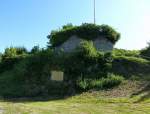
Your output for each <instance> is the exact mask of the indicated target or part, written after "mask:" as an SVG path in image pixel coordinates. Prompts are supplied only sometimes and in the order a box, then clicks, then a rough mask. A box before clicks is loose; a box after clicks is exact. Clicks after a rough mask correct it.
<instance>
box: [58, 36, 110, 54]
mask: <svg viewBox="0 0 150 114" xmlns="http://www.w3.org/2000/svg"><path fill="white" fill-rule="evenodd" d="M82 41H83V40H82V39H81V38H79V37H77V36H75V35H74V36H72V37H70V38H69V39H68V40H67V41H66V42H64V43H63V44H61V45H60V46H57V47H56V48H55V50H56V51H58V50H63V51H64V52H72V51H74V50H75V48H77V47H78V46H79V45H80V43H81V42H82ZM93 44H94V46H95V48H96V49H97V50H99V51H104V52H110V51H112V50H113V43H111V42H110V41H108V40H107V39H106V38H103V37H98V38H96V39H95V40H94V41H93Z"/></svg>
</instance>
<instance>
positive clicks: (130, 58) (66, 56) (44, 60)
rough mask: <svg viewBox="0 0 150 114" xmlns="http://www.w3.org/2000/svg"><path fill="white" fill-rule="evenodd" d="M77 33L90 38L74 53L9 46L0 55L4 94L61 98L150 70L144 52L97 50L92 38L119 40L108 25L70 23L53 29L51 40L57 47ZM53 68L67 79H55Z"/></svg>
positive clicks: (105, 87) (0, 74) (114, 83)
mask: <svg viewBox="0 0 150 114" xmlns="http://www.w3.org/2000/svg"><path fill="white" fill-rule="evenodd" d="M73 34H76V35H79V36H80V37H81V38H87V40H85V41H83V42H82V43H81V45H80V46H79V47H78V48H77V49H76V51H73V52H70V53H64V52H61V51H60V52H57V53H56V52H55V51H54V50H53V48H47V49H41V48H39V46H34V47H33V48H32V49H31V51H27V49H26V48H24V47H10V48H6V49H5V52H4V53H3V54H0V90H1V91H0V96H2V97H35V96H52V95H54V96H57V95H58V96H59V97H60V96H66V95H72V94H75V93H78V92H82V91H88V90H90V89H109V88H113V87H115V86H117V85H119V84H120V83H121V82H122V81H123V80H125V79H128V78H130V77H131V76H132V75H138V76H142V75H143V74H145V73H147V74H148V73H150V71H149V69H150V61H149V60H147V59H145V58H141V56H140V54H142V53H143V52H142V53H140V51H129V50H122V49H115V50H114V51H113V52H112V53H104V52H100V51H98V50H96V49H95V47H94V46H93V42H91V41H90V40H92V39H90V38H96V37H97V36H98V35H102V36H105V37H107V38H108V40H110V41H111V42H113V43H115V42H116V41H117V40H118V39H119V33H117V32H116V31H114V29H112V28H111V27H109V26H107V25H101V26H99V25H93V24H83V25H81V26H72V25H71V24H69V25H66V26H63V28H62V29H61V30H59V31H53V32H52V33H51V35H50V36H49V38H50V42H51V44H52V46H56V45H58V44H59V43H62V42H64V41H65V40H66V38H68V37H69V36H70V35H73ZM68 35H69V36H68ZM60 36H61V37H62V39H61V38H60ZM85 36H87V37H85ZM147 49H149V48H147ZM52 70H59V71H63V72H64V81H62V82H57V81H52V80H51V71H52Z"/></svg>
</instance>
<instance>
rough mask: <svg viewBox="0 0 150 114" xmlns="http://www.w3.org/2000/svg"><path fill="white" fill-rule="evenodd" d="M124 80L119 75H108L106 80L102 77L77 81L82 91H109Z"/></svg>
mask: <svg viewBox="0 0 150 114" xmlns="http://www.w3.org/2000/svg"><path fill="white" fill-rule="evenodd" d="M123 80H124V78H123V77H122V76H119V75H114V74H108V76H107V77H106V78H104V77H102V78H101V79H95V80H92V79H82V78H80V79H79V80H78V81H77V86H78V87H79V88H80V89H81V90H88V89H94V88H95V89H108V88H112V87H114V86H117V85H119V84H120V83H121V82H122V81H123Z"/></svg>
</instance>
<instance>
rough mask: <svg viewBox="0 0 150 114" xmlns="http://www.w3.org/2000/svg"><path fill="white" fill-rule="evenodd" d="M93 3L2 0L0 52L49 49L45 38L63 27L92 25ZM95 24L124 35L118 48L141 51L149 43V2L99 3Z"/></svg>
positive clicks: (107, 0) (98, 0) (114, 0)
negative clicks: (10, 47) (34, 48)
mask: <svg viewBox="0 0 150 114" xmlns="http://www.w3.org/2000/svg"><path fill="white" fill-rule="evenodd" d="M92 2H93V0H0V51H3V50H4V48H6V47H9V46H25V47H27V48H28V49H31V48H32V47H33V46H35V45H40V47H46V45H47V42H48V39H47V38H46V36H47V35H48V34H49V32H50V31H51V30H53V29H57V28H59V27H61V26H62V25H64V24H67V23H73V24H74V25H80V24H81V23H85V22H87V23H91V22H93V4H92ZM96 23H97V24H108V25H111V26H112V27H114V28H115V29H116V30H117V31H119V32H120V33H121V39H120V41H119V42H118V43H117V44H116V46H115V47H117V48H124V49H141V48H144V47H145V46H146V44H147V42H148V41H150V0H96Z"/></svg>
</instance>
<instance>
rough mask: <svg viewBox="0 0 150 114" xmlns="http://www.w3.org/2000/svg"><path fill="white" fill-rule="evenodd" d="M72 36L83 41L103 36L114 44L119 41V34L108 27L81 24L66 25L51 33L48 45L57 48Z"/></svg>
mask: <svg viewBox="0 0 150 114" xmlns="http://www.w3.org/2000/svg"><path fill="white" fill-rule="evenodd" d="M72 35H77V36H78V37H80V38H83V39H85V40H94V38H97V37H98V36H105V37H106V38H107V39H108V40H109V41H111V42H112V43H115V42H116V41H118V40H119V38H120V34H119V33H118V32H116V31H115V30H114V29H113V28H112V27H110V26H108V25H95V24H87V23H85V24H82V25H81V26H72V25H66V26H63V28H62V29H60V30H55V31H52V32H51V34H50V35H48V36H47V37H48V39H49V40H50V41H49V45H52V46H58V45H60V44H62V43H63V42H65V41H66V40H67V39H68V38H70V37H71V36H72Z"/></svg>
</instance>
